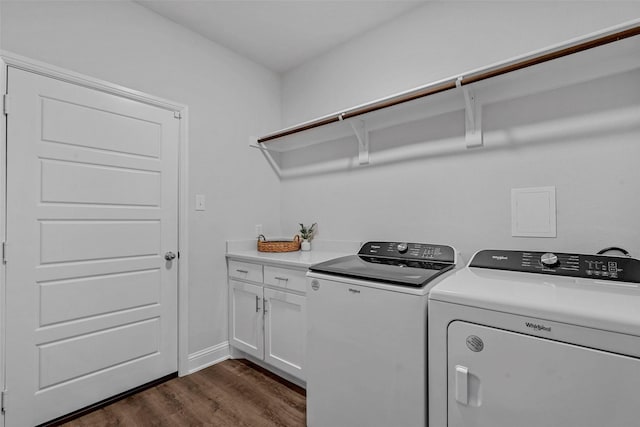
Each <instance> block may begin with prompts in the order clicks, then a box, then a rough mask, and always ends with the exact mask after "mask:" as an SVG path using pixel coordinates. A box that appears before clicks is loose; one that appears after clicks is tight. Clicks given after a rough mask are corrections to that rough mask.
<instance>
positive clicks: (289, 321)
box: [264, 288, 307, 379]
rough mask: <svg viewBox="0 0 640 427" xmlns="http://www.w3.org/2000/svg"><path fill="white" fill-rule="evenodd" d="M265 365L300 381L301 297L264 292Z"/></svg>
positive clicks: (303, 316)
mask: <svg viewBox="0 0 640 427" xmlns="http://www.w3.org/2000/svg"><path fill="white" fill-rule="evenodd" d="M264 298H265V327H264V331H265V334H264V335H265V336H264V341H265V357H264V360H265V362H267V363H269V364H271V365H273V366H275V367H276V368H279V369H281V370H283V371H285V372H287V373H289V374H291V375H294V376H296V377H297V378H300V379H304V355H305V344H306V338H305V334H306V316H307V314H306V301H305V297H303V296H300V295H295V294H291V293H289V292H282V291H276V290H273V289H269V288H265V289H264Z"/></svg>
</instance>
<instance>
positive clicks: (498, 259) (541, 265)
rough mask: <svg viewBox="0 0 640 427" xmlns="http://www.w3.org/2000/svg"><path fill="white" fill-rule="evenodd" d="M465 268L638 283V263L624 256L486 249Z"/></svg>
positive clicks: (639, 263)
mask: <svg viewBox="0 0 640 427" xmlns="http://www.w3.org/2000/svg"><path fill="white" fill-rule="evenodd" d="M469 267H480V268H490V269H494V270H508V271H521V272H525V273H541V274H552V275H556V276H569V277H582V278H586V279H599V280H614V281H618V282H633V283H640V260H637V259H635V258H627V257H612V256H605V255H584V254H568V253H558V252H555V253H554V252H526V251H502V250H493V249H487V250H483V251H480V252H478V253H477V254H476V255H475V256H474V257H473V259H472V260H471V263H470V264H469Z"/></svg>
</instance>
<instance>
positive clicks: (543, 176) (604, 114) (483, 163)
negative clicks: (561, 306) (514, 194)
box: [282, 2, 640, 258]
mask: <svg viewBox="0 0 640 427" xmlns="http://www.w3.org/2000/svg"><path fill="white" fill-rule="evenodd" d="M634 17H635V18H638V17H640V3H635V2H634V3H630V2H606V3H605V2H434V3H430V4H427V5H426V6H424V7H422V8H421V9H418V10H416V11H413V12H412V13H410V14H409V15H405V16H404V17H401V18H399V19H397V20H395V21H393V22H391V23H390V24H388V25H386V26H384V27H380V28H378V29H377V30H375V31H372V32H370V33H368V34H366V35H364V36H363V37H360V38H358V39H355V40H352V41H351V42H349V43H347V44H345V45H343V46H341V47H340V48H338V49H335V50H334V51H332V52H329V53H327V54H326V55H324V56H322V57H319V58H316V59H314V60H312V61H310V62H309V63H306V64H304V65H302V66H301V67H299V68H297V69H295V70H292V71H290V72H288V73H286V74H285V75H284V77H283V106H284V107H283V117H284V122H285V124H287V125H290V124H293V123H295V122H298V121H302V120H308V119H311V118H313V117H317V116H321V115H324V114H327V113H330V112H332V111H338V110H340V109H343V108H345V107H351V106H354V105H357V104H360V103H363V102H367V101H371V100H374V99H376V98H379V97H383V96H388V95H390V94H393V93H395V92H399V91H402V90H406V89H409V88H411V87H415V86H419V85H422V84H426V83H429V82H430V81H434V80H438V79H442V78H446V77H450V76H453V75H456V74H457V73H462V72H464V71H466V70H470V69H474V68H477V67H481V66H483V65H488V64H491V63H494V62H496V61H499V60H505V59H508V58H510V57H513V56H516V55H520V54H524V53H527V52H529V51H531V50H534V49H540V48H544V47H546V46H548V45H551V44H555V43H559V42H562V41H564V40H567V39H570V38H573V37H576V36H579V35H581V34H587V33H590V32H593V31H596V30H598V29H602V28H606V27H609V26H611V25H615V24H618V23H621V22H625V21H628V20H631V19H633V18H634ZM568 72H571V69H569V70H568ZM559 77H561V76H559ZM639 80H640V75H639V73H638V70H636V71H635V72H633V73H625V74H622V75H620V76H615V77H612V78H605V79H597V80H594V81H591V82H587V83H583V84H577V85H571V86H567V87H564V88H561V89H557V90H551V91H543V92H539V93H532V94H530V95H527V96H520V97H516V98H513V99H509V100H505V101H501V102H493V103H489V104H487V105H485V107H484V114H483V127H484V130H485V147H484V148H479V149H471V150H469V149H467V148H465V143H464V111H463V110H462V109H460V110H457V111H452V112H445V113H442V114H438V115H436V116H435V117H431V118H427V119H424V120H418V121H415V122H412V123H411V124H408V125H405V126H399V127H396V128H392V129H388V130H386V131H384V132H378V133H374V134H372V137H371V156H372V162H371V165H369V166H364V167H351V168H349V167H343V168H342V169H341V170H340V168H338V170H337V171H333V172H321V173H313V174H309V175H307V176H300V177H295V178H287V179H285V180H283V182H282V227H283V231H285V232H286V231H287V230H289V229H291V224H295V223H297V222H299V220H300V219H302V218H304V220H305V221H307V222H312V221H317V222H318V223H319V235H318V237H322V238H326V239H353V240H374V239H391V240H408V241H430V242H438V243H450V244H453V245H455V246H456V247H457V248H458V249H459V250H461V251H462V252H463V254H464V255H465V257H466V258H469V257H470V256H471V255H472V254H473V253H474V252H475V251H476V250H479V249H482V248H487V247H496V248H514V249H518V248H522V249H530V250H536V249H539V250H554V251H562V250H565V251H584V252H586V253H593V252H594V251H597V250H599V249H601V248H602V247H604V246H609V245H619V246H623V247H626V248H627V249H629V250H630V251H632V253H633V254H634V255H635V256H636V257H640V227H638V224H639V223H638V212H639V209H640V201H639V200H640V198H638V197H637V195H638V194H639V190H640V168H638V166H637V163H638V159H640V144H638V140H639V139H640V120H638V117H640V109H639V106H640V89H639V88H640V85H638V81H639ZM525 84H526V83H525ZM500 90H501V89H500V87H499V86H498V87H497V88H495V89H492V91H493V92H499V91H500ZM490 92H491V91H489V92H488V93H490ZM457 96H458V97H459V98H460V100H461V99H462V95H461V94H457ZM442 98H443V99H446V96H443V97H442ZM460 104H462V101H460ZM434 105H436V106H437V102H435V103H434ZM461 108H462V107H461ZM425 111H429V109H428V108H427V109H426V110H425ZM352 140H353V138H352ZM338 153H339V154H338ZM354 154H355V143H354V142H352V141H347V140H339V141H337V142H335V143H329V144H326V146H324V147H323V146H314V147H310V148H306V149H300V150H296V151H294V152H291V153H287V154H285V155H283V157H282V165H283V166H284V167H285V169H287V168H293V167H295V168H297V169H296V170H298V171H304V169H305V168H308V169H309V170H311V169H314V168H315V170H319V169H321V167H320V166H321V165H322V164H323V163H326V164H332V162H333V164H336V163H339V162H340V160H341V159H340V156H342V161H343V163H344V159H349V158H350V157H349V156H353V155H354ZM389 159H391V160H389ZM539 186H556V191H557V215H558V220H557V226H558V231H557V237H556V238H523V237H512V236H511V189H512V188H521V187H539Z"/></svg>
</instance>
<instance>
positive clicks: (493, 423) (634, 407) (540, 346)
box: [447, 321, 640, 427]
mask: <svg viewBox="0 0 640 427" xmlns="http://www.w3.org/2000/svg"><path fill="white" fill-rule="evenodd" d="M594 333H602V334H606V332H602V331H594ZM638 384H640V360H639V359H637V358H633V357H627V356H621V355H618V354H613V353H607V352H604V351H600V350H595V349H592V348H586V347H580V346H576V345H571V344H566V343H561V342H557V341H552V340H547V339H544V338H539V337H535V336H529V335H524V334H520V333H514V332H508V331H504V330H500V329H495V328H490V327H485V326H479V325H475V324H471V323H466V322H462V321H456V322H453V323H451V324H450V326H449V329H448V391H447V392H448V426H449V427H461V426H467V427H468V426H474V427H497V426H501V427H512V426H517V427H540V426H545V427H602V426H607V427H629V426H632V425H638V424H637V423H638V416H639V412H638V411H639V409H638V408H640V392H638Z"/></svg>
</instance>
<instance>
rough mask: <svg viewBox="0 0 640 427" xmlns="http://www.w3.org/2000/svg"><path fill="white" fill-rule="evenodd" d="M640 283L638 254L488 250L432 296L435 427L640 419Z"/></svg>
mask: <svg viewBox="0 0 640 427" xmlns="http://www.w3.org/2000/svg"><path fill="white" fill-rule="evenodd" d="M639 286H640V261H638V260H637V259H633V258H628V257H616V256H605V255H584V254H573V253H543V252H527V251H504V250H483V251H480V252H478V253H477V254H475V255H474V257H473V258H472V260H471V261H470V262H469V265H468V266H467V267H465V268H463V269H460V270H458V271H457V272H456V273H455V274H453V275H451V276H449V277H447V278H446V279H445V280H443V281H442V282H441V283H439V284H438V285H436V286H435V287H434V288H433V289H432V290H431V292H430V294H429V327H428V342H429V426H430V427H445V426H446V427H462V426H464V427H470V426H473V427H633V426H640V289H639Z"/></svg>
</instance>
